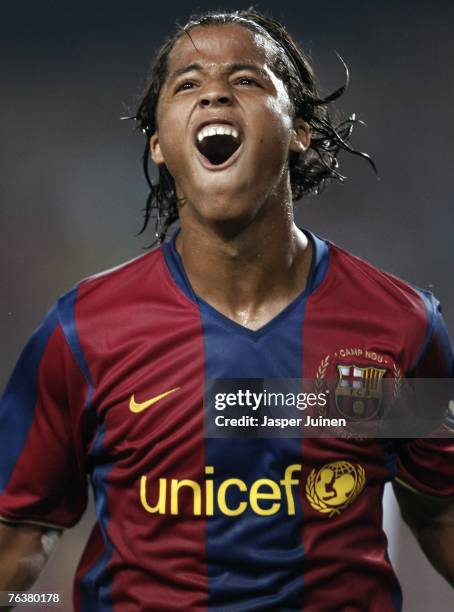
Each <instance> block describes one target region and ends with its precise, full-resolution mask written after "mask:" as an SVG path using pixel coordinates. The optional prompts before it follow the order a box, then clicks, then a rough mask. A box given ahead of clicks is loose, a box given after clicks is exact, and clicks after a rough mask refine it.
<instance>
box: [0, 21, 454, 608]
mask: <svg viewBox="0 0 454 612" xmlns="http://www.w3.org/2000/svg"><path fill="white" fill-rule="evenodd" d="M340 93H341V91H338V92H335V94H333V95H332V96H329V97H327V98H324V99H323V98H321V97H320V95H319V93H318V92H317V89H316V87H315V84H314V76H313V73H312V70H311V67H310V65H309V63H308V61H307V59H306V57H305V56H304V54H303V53H302V51H301V50H300V48H299V47H298V45H297V44H296V43H295V41H294V40H293V39H292V38H291V37H290V36H289V34H288V33H287V32H286V31H285V29H284V28H283V27H282V26H281V25H280V24H279V23H277V22H275V21H273V20H271V19H269V18H266V17H264V16H263V15H260V14H259V13H256V12H252V11H243V12H238V13H228V14H206V15H203V16H201V17H198V18H195V19H193V20H191V21H190V22H189V23H188V24H187V25H186V26H185V27H184V28H182V29H181V30H179V31H178V32H177V34H176V35H175V36H174V38H172V39H171V40H169V41H168V42H167V43H166V44H165V45H164V46H163V47H162V48H161V50H160V51H159V52H158V54H157V56H156V59H155V62H154V64H153V67H152V71H151V77H150V84H149V87H148V90H147V91H146V93H145V95H144V97H143V100H142V103H141V105H140V108H139V111H138V113H137V116H136V120H137V121H138V124H139V126H140V128H141V129H142V130H143V131H144V133H145V135H146V138H147V149H146V156H145V160H144V161H145V164H147V161H148V154H149V153H150V154H151V157H152V160H153V162H154V163H155V164H156V165H157V167H158V169H159V177H158V181H157V183H156V184H153V185H151V194H150V197H149V200H148V204H147V212H146V215H147V218H146V221H147V220H148V218H149V217H150V216H151V215H153V214H158V216H159V223H160V224H159V228H160V229H159V231H158V234H159V235H160V237H164V236H165V234H166V232H167V229H168V228H169V226H170V224H171V223H172V222H173V221H175V220H176V219H177V218H178V219H179V224H180V230H179V231H178V232H177V233H176V234H174V236H173V237H172V239H171V240H170V241H169V242H165V243H163V244H162V245H161V246H160V247H159V248H157V249H155V250H152V251H150V252H148V253H147V254H146V255H144V256H142V257H139V258H137V259H135V260H134V261H132V262H129V263H126V264H125V265H123V266H120V267H119V268H116V269H114V270H111V271H108V272H106V273H104V274H100V275H97V276H94V277H92V278H89V279H87V280H84V281H82V282H81V283H80V284H79V285H78V286H77V287H75V288H74V289H73V290H72V291H70V292H69V293H67V294H66V295H64V296H63V297H62V298H61V299H60V300H59V301H58V303H57V304H56V305H55V306H54V307H53V308H52V309H51V311H50V312H49V314H48V315H47V317H46V319H45V320H44V322H43V324H42V325H41V326H40V328H39V329H38V330H37V331H36V332H35V334H34V335H33V336H32V338H31V340H30V342H29V344H28V345H27V346H26V348H25V350H24V352H23V354H22V356H21V357H20V359H19V362H18V364H17V366H16V369H15V371H14V373H13V375H12V378H11V380H10V382H9V385H8V387H7V389H6V392H5V395H4V398H3V402H2V405H1V412H0V425H1V428H0V438H1V449H2V453H1V459H0V466H1V470H0V476H1V480H0V515H1V517H2V521H3V523H2V525H1V527H0V551H1V552H0V559H1V562H0V577H1V584H0V590H1V589H5V588H7V589H10V590H11V589H16V590H21V589H26V588H28V587H29V586H30V585H31V584H32V582H33V579H34V578H35V576H36V574H37V573H38V572H39V570H40V568H41V567H42V565H43V563H44V561H45V559H46V556H47V555H48V554H49V551H50V550H51V549H52V547H53V546H54V540H55V539H56V537H57V536H56V534H57V533H59V532H60V531H61V530H62V529H65V528H67V527H70V526H72V525H74V524H75V523H76V522H77V521H78V520H79V519H80V517H81V515H82V513H83V511H84V509H85V506H86V499H87V477H89V478H90V480H91V483H92V486H93V490H94V495H95V503H96V511H97V518H98V521H97V524H96V526H95V527H94V529H93V531H92V533H91V536H90V539H89V541H88V544H87V546H86V549H85V551H84V554H83V557H82V559H81V561H80V564H79V568H78V571H77V576H76V583H75V593H74V606H75V608H76V609H77V610H97V611H98V610H99V611H104V610H116V611H121V612H123V611H133V610H134V611H136V610H177V609H183V610H204V609H207V608H211V609H219V610H298V609H301V608H303V609H305V610H308V611H310V612H316V611H320V612H321V611H327V612H330V611H337V610H342V611H353V610H364V611H366V610H367V611H372V612H385V611H388V610H399V609H400V608H401V593H400V589H399V585H398V582H397V579H396V577H395V575H394V573H393V570H392V567H391V565H390V562H389V559H388V556H387V543H386V537H385V535H384V532H383V530H382V495H383V487H384V485H385V483H386V482H388V481H391V480H393V481H394V482H395V483H396V485H395V486H396V492H397V494H398V499H399V502H400V504H401V508H402V512H403V515H404V518H405V519H406V520H407V521H408V523H409V524H410V526H411V527H412V529H413V530H414V533H415V535H416V537H417V538H418V539H419V541H420V543H421V545H422V547H423V549H424V551H425V553H426V554H427V556H428V557H429V558H430V560H431V561H432V563H433V564H434V566H435V567H436V568H437V569H438V570H439V572H440V573H442V574H443V575H444V576H445V577H446V578H447V579H448V580H451V581H452V580H453V579H454V567H453V565H454V564H453V555H454V553H453V551H454V521H453V506H452V504H450V502H449V499H450V496H452V495H453V494H454V487H453V482H452V474H453V467H452V465H453V461H452V459H453V456H454V448H453V445H452V443H451V442H450V440H449V439H447V438H446V439H410V440H393V439H387V440H381V439H364V438H357V437H349V438H321V439H312V438H311V439H303V440H302V439H300V438H282V437H279V438H266V437H242V438H238V437H231V438H229V437H226V438H224V439H215V438H212V437H208V436H207V435H206V430H205V427H206V422H205V413H204V391H205V387H206V385H207V381H209V380H212V379H280V378H282V379H291V378H309V379H315V380H317V381H321V382H323V381H324V380H328V379H331V378H336V377H337V378H338V379H339V383H342V385H341V386H342V388H343V389H346V388H347V389H348V388H351V387H349V385H351V384H354V383H359V384H362V383H363V378H364V377H365V376H366V375H367V376H372V377H376V378H377V377H378V378H380V379H381V378H383V379H391V378H392V379H393V380H394V381H395V382H394V384H400V383H401V381H402V380H403V379H404V378H405V377H447V376H450V375H451V374H452V370H453V357H452V353H451V349H450V345H449V341H448V338H447V334H446V330H445V327H444V324H443V321H442V318H441V315H440V311H439V308H438V304H437V302H436V300H435V298H434V297H433V296H432V295H431V294H429V293H427V292H424V291H420V290H417V289H415V288H413V287H411V286H410V285H408V284H407V283H405V282H403V281H401V280H399V279H397V278H395V277H393V276H390V275H388V274H385V273H383V272H381V271H379V270H377V269H375V268H374V267H372V266H370V265H369V264H367V263H365V262H364V261H362V260H360V259H358V258H356V257H354V256H352V255H350V254H349V253H347V252H345V251H344V250H342V249H340V248H339V247H337V246H335V245H333V244H331V243H329V242H327V241H326V240H323V239H321V238H319V237H317V236H315V235H314V234H312V233H310V232H309V231H307V230H301V229H299V228H297V227H296V226H295V224H294V220H293V201H295V200H296V199H298V198H299V197H301V195H303V194H305V193H309V192H314V191H317V190H318V189H319V188H320V187H321V186H322V185H323V182H324V181H326V180H327V179H329V178H340V174H339V173H338V170H337V154H338V152H339V151H340V150H341V149H342V150H346V151H350V152H355V151H354V150H353V149H352V147H351V145H350V144H349V136H350V131H351V126H352V123H353V122H354V119H351V120H350V121H347V122H345V123H343V124H342V123H341V124H339V125H336V124H335V123H333V121H332V120H331V119H330V116H329V114H328V110H327V109H328V107H329V104H330V102H331V101H332V99H334V98H335V97H338V95H340ZM352 381H353V382H352ZM396 381H397V382H396ZM369 399H370V398H369ZM371 401H372V400H371ZM372 403H373V402H372ZM359 408H361V406H359V407H358V406H356V407H355V409H359Z"/></svg>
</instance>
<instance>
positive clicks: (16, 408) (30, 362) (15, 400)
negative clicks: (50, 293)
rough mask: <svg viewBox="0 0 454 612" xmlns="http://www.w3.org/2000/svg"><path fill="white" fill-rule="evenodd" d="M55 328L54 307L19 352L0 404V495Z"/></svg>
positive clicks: (27, 425) (18, 451) (26, 426)
mask: <svg viewBox="0 0 454 612" xmlns="http://www.w3.org/2000/svg"><path fill="white" fill-rule="evenodd" d="M57 326H58V316H57V312H56V309H55V307H54V308H52V309H51V310H50V311H49V313H48V314H47V316H46V317H45V319H44V321H43V322H42V324H41V325H40V326H39V327H38V328H37V329H36V331H35V332H34V333H33V335H32V337H31V338H30V340H29V341H28V343H27V345H26V346H25V348H24V350H23V351H22V354H21V356H20V358H19V361H18V362H17V365H16V367H15V369H14V371H13V374H12V376H11V378H10V381H9V383H8V385H7V387H6V389H5V393H4V395H3V398H2V400H1V402H0V448H1V453H0V493H2V492H3V491H4V490H5V488H6V486H7V484H8V482H9V480H10V478H11V475H12V472H13V470H14V467H15V465H16V463H17V460H18V458H19V456H20V454H21V452H22V450H23V448H24V445H25V442H26V440H27V436H28V433H29V431H30V428H31V426H32V423H33V418H34V414H35V406H36V400H37V395H38V374H39V367H40V364H41V359H42V357H43V354H44V351H45V350H46V347H47V343H48V341H49V339H50V337H51V335H52V334H53V332H54V331H55V329H56V328H57Z"/></svg>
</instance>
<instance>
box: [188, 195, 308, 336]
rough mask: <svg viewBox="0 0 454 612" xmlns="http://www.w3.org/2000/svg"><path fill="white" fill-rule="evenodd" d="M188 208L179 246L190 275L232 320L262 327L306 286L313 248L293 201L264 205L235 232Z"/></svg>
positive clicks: (199, 290)
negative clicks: (295, 214)
mask: <svg viewBox="0 0 454 612" xmlns="http://www.w3.org/2000/svg"><path fill="white" fill-rule="evenodd" d="M184 212H185V214H183V215H181V216H180V219H181V232H180V234H179V235H178V237H177V243H176V246H177V250H178V252H179V253H180V255H181V257H182V260H183V263H184V267H185V270H186V274H187V275H188V278H189V280H190V283H191V285H192V287H193V289H194V291H195V293H196V294H197V295H198V296H199V297H200V298H202V299H203V300H205V301H206V302H208V303H209V304H211V305H212V306H213V307H214V308H216V309H217V310H219V311H220V312H221V313H222V314H224V315H225V316H227V317H228V318H230V319H232V320H234V321H236V322H237V323H239V324H241V325H243V326H245V327H248V328H251V329H258V328H259V327H261V326H262V325H264V324H265V323H266V322H268V321H269V320H270V319H272V318H273V317H274V316H275V315H276V314H278V312H280V311H281V310H282V309H283V308H285V306H287V305H288V304H289V303H290V302H291V301H292V300H293V299H295V298H296V297H297V296H298V294H300V293H301V292H302V291H303V290H304V288H305V285H306V281H307V276H308V272H309V268H310V261H311V247H310V244H309V243H308V240H307V238H306V236H305V235H304V234H303V233H302V232H301V231H300V230H299V229H298V228H297V227H296V226H295V224H294V220H293V207H292V203H291V202H290V201H288V202H287V203H286V204H285V205H284V206H282V205H281V206H278V207H276V206H268V207H264V208H263V210H262V211H261V212H260V214H259V215H258V216H257V217H256V218H255V219H254V220H253V222H251V223H249V224H248V225H246V226H245V227H243V228H241V229H237V230H236V231H234V230H233V229H232V223H230V224H229V227H226V224H222V223H221V224H219V223H203V222H201V220H200V219H197V217H196V216H194V215H191V214H187V211H184Z"/></svg>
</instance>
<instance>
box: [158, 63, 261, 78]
mask: <svg viewBox="0 0 454 612" xmlns="http://www.w3.org/2000/svg"><path fill="white" fill-rule="evenodd" d="M193 70H195V71H196V72H203V70H204V69H203V66H202V65H201V64H199V63H198V62H194V63H193V64H189V65H188V66H183V67H182V68H177V70H174V72H173V73H172V74H171V75H170V76H169V78H168V81H174V80H175V79H177V78H178V77H180V76H182V75H184V74H186V73H188V72H192V71H193ZM241 70H249V71H252V72H255V73H256V74H259V75H261V76H263V77H265V78H266V77H267V74H266V72H265V71H264V70H263V69H262V68H259V67H258V66H257V65H256V64H247V63H240V64H239V63H235V64H228V67H227V70H226V72H227V74H233V73H234V72H240V71H241Z"/></svg>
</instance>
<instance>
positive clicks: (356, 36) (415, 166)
mask: <svg viewBox="0 0 454 612" xmlns="http://www.w3.org/2000/svg"><path fill="white" fill-rule="evenodd" d="M249 5H250V3H249V2H236V3H235V4H232V3H230V4H222V5H218V4H216V3H213V2H192V1H187V2H175V1H172V0H168V1H167V2H162V3H156V2H151V1H148V2H144V1H138V0H130V1H129V2H118V1H116V0H110V1H106V0H98V1H94V2H87V1H81V0H79V1H78V2H74V1H72V0H70V1H66V2H57V1H54V2H52V1H50V0H42V1H41V2H33V1H32V0H28V1H26V2H16V3H2V4H1V8H0V11H1V16H0V23H1V25H0V76H1V96H0V130H1V144H2V146H1V153H0V156H1V157H0V159H1V168H2V180H1V184H0V185H1V208H0V218H1V225H0V227H1V255H2V256H1V295H0V321H1V342H2V352H1V360H0V383H1V386H2V387H3V386H4V383H5V382H6V380H7V378H8V376H9V373H10V371H11V368H12V367H13V364H14V362H15V361H16V359H17V357H18V355H19V351H20V349H21V347H22V346H23V344H24V342H25V341H26V339H27V338H28V336H29V335H30V333H31V331H32V330H33V328H34V327H35V326H36V325H37V324H38V322H39V321H40V319H41V318H42V316H43V315H44V313H45V312H46V310H47V309H48V308H49V307H50V305H51V304H52V303H53V302H54V301H55V299H56V298H57V297H58V296H59V295H60V294H62V293H63V292H65V291H66V290H68V289H69V288H70V287H71V286H72V285H73V284H74V283H75V282H77V281H78V280H79V279H81V278H83V277H85V276H88V275H90V274H93V273H95V272H98V271H100V270H103V269H105V268H109V267H112V266H114V265H116V264H118V263H121V262H122V261H124V260H126V259H128V258H131V257H134V256H136V255H138V254H140V253H141V252H143V248H144V247H145V246H146V245H147V244H149V243H150V241H151V238H152V234H151V232H149V233H148V235H143V236H141V237H136V236H135V234H136V233H137V231H138V230H139V229H140V227H141V223H142V208H143V205H144V202H145V198H146V195H147V188H146V184H145V181H144V179H143V176H142V172H141V165H140V156H141V154H142V148H143V137H142V135H141V134H137V133H133V131H132V125H131V123H130V122H121V121H119V117H120V116H122V115H125V114H128V113H130V112H132V113H133V112H134V110H135V108H136V104H137V100H138V97H139V95H140V93H141V91H142V90H143V88H144V86H145V83H146V75H147V72H148V67H149V64H150V60H151V57H152V56H153V53H154V51H155V50H156V49H157V47H158V46H159V45H160V44H161V43H162V42H163V38H164V37H165V36H166V35H168V34H169V33H171V32H172V31H173V28H174V24H175V21H177V20H178V21H179V22H181V23H185V21H186V20H187V18H188V16H189V15H190V14H191V13H193V12H197V11H199V10H205V9H208V8H210V9H214V8H219V6H221V8H233V9H235V8H247V7H248V6H249ZM256 6H257V7H258V8H261V9H264V10H271V12H272V14H273V15H274V17H276V18H278V19H281V20H282V21H283V22H284V23H285V24H286V25H287V27H288V28H289V29H290V31H291V32H292V33H293V34H295V35H296V37H297V38H298V39H299V40H300V41H301V42H302V45H303V47H304V48H305V49H306V51H307V52H308V53H309V55H310V56H311V58H312V60H313V63H314V66H315V69H316V73H317V74H318V76H319V80H320V83H321V86H322V90H323V91H324V92H326V93H327V92H329V91H331V90H332V89H334V88H336V87H338V86H339V85H340V84H341V83H342V81H343V78H344V74H343V69H342V66H341V64H340V62H339V60H338V59H337V57H336V54H335V51H337V52H338V53H339V54H340V55H341V56H342V57H343V58H344V60H345V61H346V62H347V64H348V66H349V69H350V72H351V84H350V87H349V90H348V91H347V93H346V94H345V95H344V96H343V97H342V99H341V100H340V101H339V103H338V109H339V111H340V112H342V113H344V114H350V113H351V112H356V113H357V114H358V115H359V116H360V117H361V118H362V119H363V120H364V121H366V123H367V125H368V127H367V128H361V127H360V128H358V129H357V130H356V134H355V137H354V143H355V145H356V146H357V147H358V148H359V149H361V150H365V151H368V152H369V153H370V154H371V155H372V156H373V158H374V160H375V162H376V164H377V166H378V169H379V175H380V176H379V178H378V179H377V178H376V177H375V175H374V174H373V172H372V171H371V169H370V167H369V166H368V164H367V163H365V162H364V161H362V160H361V159H359V158H354V157H351V156H345V155H344V157H342V158H341V171H342V172H343V173H344V174H346V175H347V176H348V177H349V179H348V181H347V182H346V183H345V184H343V185H340V184H333V185H331V187H330V188H329V189H328V190H326V191H325V192H324V193H323V194H322V195H320V196H318V197H316V198H308V199H306V200H303V201H302V202H301V203H300V204H299V205H298V220H299V222H300V223H301V224H302V225H305V226H307V227H309V228H311V229H313V230H315V231H316V232H318V233H319V234H322V235H324V236H326V237H329V238H330V239H331V240H334V241H335V242H337V243H339V244H341V245H342V246H344V247H346V248H348V249H349V250H351V251H353V252H355V253H356V254H357V255H359V256H361V257H364V258H366V259H368V260H369V261H371V262H372V263H373V264H375V265H377V266H379V267H381V268H384V269H386V270H387V271H390V272H392V273H394V274H397V275H399V276H402V277H404V278H406V279H407V280H409V281H411V282H413V283H415V284H417V285H419V286H420V287H424V288H427V287H429V288H431V289H433V291H434V292H435V294H436V295H437V297H438V298H439V299H440V300H441V302H442V304H443V307H444V314H445V318H446V320H447V322H448V325H449V326H450V328H451V330H453V329H454V284H453V282H452V261H453V253H454V246H453V227H454V207H453V206H452V196H451V187H450V182H449V181H450V178H451V174H452V170H453V154H452V149H453V145H454V128H453V121H452V106H453V99H454V96H453V93H454V92H453V90H454V79H453V76H452V73H453V65H454V41H453V36H452V24H453V23H454V21H453V17H454V8H453V5H452V3H450V2H448V1H443V0H441V1H438V2H427V1H401V2H391V1H382V2H374V3H372V2H360V1H356V0H351V1H348V0H339V1H336V2H335V1H326V0H318V1H317V2H301V1H300V2H283V1H269V2H265V1H263V2H260V3H258V4H256ZM349 157H350V158H349ZM385 505H386V508H385V510H386V525H387V530H388V534H389V536H390V539H391V554H392V559H393V561H394V563H395V565H396V567H397V569H398V572H399V575H400V576H401V578H402V581H403V585H404V595H405V598H406V601H407V603H406V607H405V610H406V611H407V612H410V611H411V612H413V611H416V612H419V611H421V612H423V611H424V612H426V611H427V610H431V611H432V612H445V611H447V610H448V609H449V610H451V609H452V591H451V594H450V592H449V589H448V587H447V586H445V585H444V584H443V581H442V580H441V579H440V578H439V577H438V576H436V575H435V574H433V573H432V571H431V570H430V568H429V566H428V564H427V562H426V561H425V560H424V559H423V557H422V553H419V552H417V551H416V545H415V544H414V543H413V542H412V541H411V539H410V536H409V533H408V530H407V529H406V528H405V527H403V526H402V524H401V522H400V519H399V518H398V517H397V510H396V507H395V502H394V500H393V498H392V496H391V495H389V493H387V496H386V504H385ZM93 520H94V519H93V514H92V512H91V511H90V513H89V514H88V515H87V517H86V518H85V519H84V521H83V522H82V524H81V525H80V526H78V527H77V528H76V529H75V530H72V531H70V532H68V533H67V534H66V535H65V537H64V540H63V542H62V544H61V546H60V550H59V553H58V556H56V557H55V558H54V560H53V561H52V563H51V564H50V565H49V567H48V569H47V571H46V575H45V576H44V578H43V582H42V583H41V585H45V586H46V588H47V589H50V588H54V589H57V588H58V589H61V590H63V589H64V590H65V592H68V589H70V583H71V574H72V572H73V569H72V568H73V567H74V563H75V562H76V561H77V557H78V555H79V551H80V548H81V546H83V544H84V540H85V538H86V537H87V529H88V526H89V525H90V524H91V523H92V522H93ZM38 586H40V585H38ZM43 588H44V587H43ZM68 597H69V595H68ZM67 609H69V605H68V608H67Z"/></svg>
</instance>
